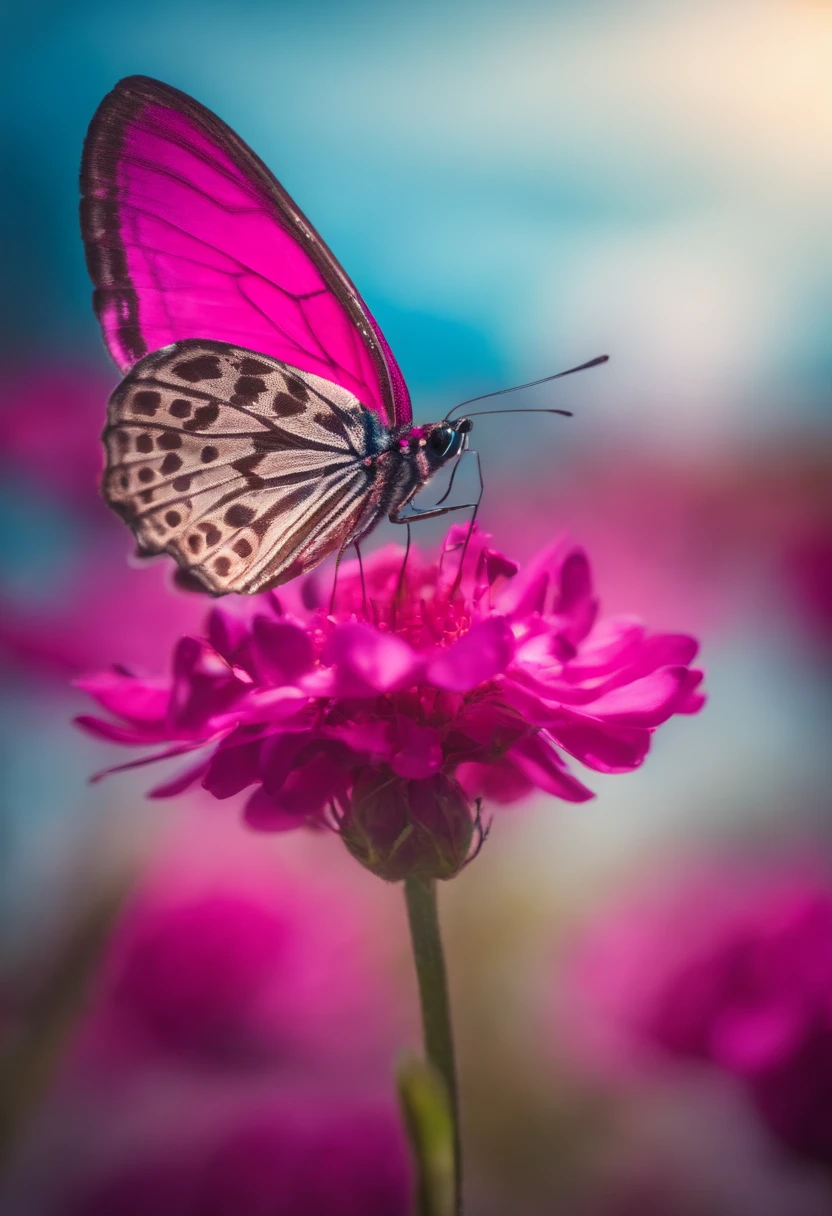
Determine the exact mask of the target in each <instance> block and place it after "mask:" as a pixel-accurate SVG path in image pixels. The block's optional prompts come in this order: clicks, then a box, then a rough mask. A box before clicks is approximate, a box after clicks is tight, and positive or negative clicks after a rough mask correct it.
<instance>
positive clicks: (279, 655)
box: [252, 616, 315, 685]
mask: <svg viewBox="0 0 832 1216" xmlns="http://www.w3.org/2000/svg"><path fill="white" fill-rule="evenodd" d="M252 633H253V635H254V655H255V661H256V663H257V666H258V670H259V671H260V672H261V673H262V675H263V676H265V678H266V679H267V680H268V681H270V682H271V683H273V684H277V685H282V684H294V683H296V681H297V680H298V679H299V678H300V677H301V676H302V675H305V673H306V672H307V671H309V670H310V668H311V667H312V664H313V662H314V658H315V654H314V650H313V647H312V639H311V638H310V636H309V634H308V633H307V632H306V630H305V629H301V627H300V626H299V625H293V624H292V622H291V621H286V620H280V621H275V620H272V619H271V618H270V617H267V616H256V617H255V618H254V624H253V625H252Z"/></svg>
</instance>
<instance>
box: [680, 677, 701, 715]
mask: <svg viewBox="0 0 832 1216" xmlns="http://www.w3.org/2000/svg"><path fill="white" fill-rule="evenodd" d="M704 678H705V673H704V671H699V670H698V669H697V668H693V670H691V671H688V673H687V676H686V677H685V683H684V687H683V688H682V692H681V695H680V697H679V704H678V705H677V706H676V713H677V714H698V713H699V711H700V709H701V708H702V706H703V705H704V704H705V702H706V701H707V699H708V698H707V697H706V696H705V694H704V693H703V692H700V691H699V685H700V684H701V683H702V681H703V680H704Z"/></svg>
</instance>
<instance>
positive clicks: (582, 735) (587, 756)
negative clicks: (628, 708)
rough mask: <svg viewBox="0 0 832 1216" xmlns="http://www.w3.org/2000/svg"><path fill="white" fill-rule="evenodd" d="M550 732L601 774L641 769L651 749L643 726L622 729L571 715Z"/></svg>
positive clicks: (550, 728) (570, 751)
mask: <svg viewBox="0 0 832 1216" xmlns="http://www.w3.org/2000/svg"><path fill="white" fill-rule="evenodd" d="M548 731H549V733H550V734H551V736H552V738H553V739H554V740H555V742H556V743H557V744H559V745H560V746H561V747H562V748H563V749H564V751H567V752H569V754H570V755H572V756H574V757H575V758H576V760H580V762H581V764H585V765H586V766H587V768H594V769H595V770H596V772H599V773H628V772H631V771H632V769H634V768H638V766H639V765H640V764H641V763H642V762H643V760H644V758H645V756H646V755H647V751H648V749H649V747H650V731H649V730H648V729H647V728H646V727H644V726H622V725H619V724H617V723H613V722H601V721H598V720H597V719H594V718H588V717H583V716H581V715H580V714H572V715H570V716H569V717H568V718H567V717H564V718H563V719H562V720H561V721H560V722H553V723H552V724H550V725H549V726H548Z"/></svg>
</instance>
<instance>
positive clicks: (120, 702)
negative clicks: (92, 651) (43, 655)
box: [75, 671, 170, 722]
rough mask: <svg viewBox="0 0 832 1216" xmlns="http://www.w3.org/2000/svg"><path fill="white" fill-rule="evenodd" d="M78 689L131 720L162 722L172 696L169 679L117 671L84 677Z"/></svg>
mask: <svg viewBox="0 0 832 1216" xmlns="http://www.w3.org/2000/svg"><path fill="white" fill-rule="evenodd" d="M75 686H76V687H77V688H81V689H83V691H84V692H86V693H89V695H90V696H91V697H93V698H94V699H95V700H96V701H97V702H98V704H99V705H101V706H102V708H104V709H106V710H108V712H109V713H111V714H115V715H116V717H117V718H124V719H125V720H126V721H128V722H162V721H164V717H165V711H166V710H167V706H168V699H169V697H170V680H166V679H163V678H162V679H150V680H146V679H140V678H139V677H137V676H125V675H122V674H121V673H120V672H117V671H101V672H96V673H95V674H93V675H88V676H81V678H80V679H78V680H76V681H75Z"/></svg>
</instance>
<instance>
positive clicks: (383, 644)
mask: <svg viewBox="0 0 832 1216" xmlns="http://www.w3.org/2000/svg"><path fill="white" fill-rule="evenodd" d="M322 661H323V662H324V663H330V664H333V665H334V666H335V667H337V668H338V676H339V683H340V684H341V687H342V695H345V696H350V695H354V696H361V695H366V693H367V692H368V691H369V690H373V691H376V692H386V691H387V690H388V689H391V688H394V687H395V686H396V685H398V684H401V683H402V681H403V680H405V679H407V677H408V676H409V675H411V674H412V673H413V670H414V667H415V666H416V656H415V654H414V652H413V650H412V649H411V648H410V646H408V644H407V642H405V641H403V640H402V639H401V638H399V637H395V636H393V635H391V634H388V633H380V632H379V631H378V630H377V629H373V628H372V627H371V626H370V625H362V624H359V623H357V622H356V623H349V624H346V625H339V626H338V627H337V629H336V630H335V631H334V633H333V634H332V636H331V638H330V639H329V641H328V642H327V645H326V646H325V648H324V653H323V656H322Z"/></svg>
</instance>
